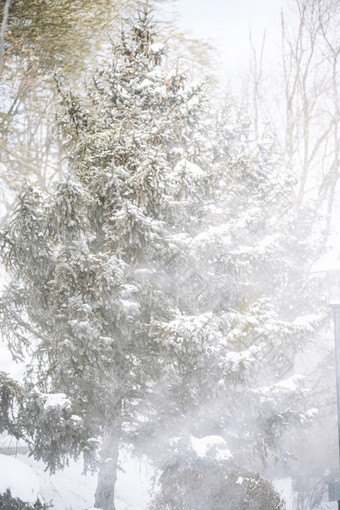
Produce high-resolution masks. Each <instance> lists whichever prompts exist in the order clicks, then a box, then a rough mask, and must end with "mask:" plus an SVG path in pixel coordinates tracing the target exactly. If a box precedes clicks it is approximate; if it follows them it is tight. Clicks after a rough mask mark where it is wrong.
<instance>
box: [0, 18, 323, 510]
mask: <svg viewBox="0 0 340 510" xmlns="http://www.w3.org/2000/svg"><path fill="white" fill-rule="evenodd" d="M153 30H154V29H153V26H152V23H151V19H150V16H149V14H148V13H141V14H140V16H139V19H138V20H137V22H136V23H135V24H134V25H133V26H132V27H131V30H130V31H129V32H128V33H123V35H122V39H121V41H120V43H119V44H117V45H115V46H114V47H113V59H112V62H111V63H110V64H109V65H107V66H106V67H103V68H102V69H101V70H98V72H97V73H96V74H95V75H94V76H92V77H90V78H89V79H88V81H87V83H86V86H85V91H84V93H83V94H81V95H75V94H74V93H73V92H72V91H71V90H65V89H64V88H63V86H62V83H61V81H60V79H59V78H57V85H58V90H59V93H60V97H61V110H60V115H59V119H58V125H59V127H60V129H61V131H62V135H63V140H64V145H65V150H66V152H67V155H68V158H69V161H70V164H69V173H68V175H67V177H66V178H65V180H63V181H62V182H60V183H59V184H58V185H57V186H56V189H55V191H54V192H53V193H50V194H47V193H45V192H43V191H41V190H40V189H38V188H29V189H26V190H24V191H23V193H22V194H21V195H20V197H19V198H18V202H17V205H16V208H15V210H14V213H13V214H12V217H11V219H10V221H9V223H8V225H7V227H6V228H5V230H4V231H3V232H2V236H1V244H2V253H3V260H4V262H5V264H6V266H7V268H8V269H9V270H10V271H11V273H12V275H13V278H12V281H11V283H10V284H9V286H8V287H7V289H6V291H5V292H4V294H3V296H2V298H1V308H0V310H1V316H2V320H3V328H4V334H5V335H6V336H7V338H8V340H9V342H10V345H11V348H12V351H13V353H14V354H15V355H17V356H23V354H24V351H26V349H27V350H28V352H29V353H30V356H31V358H30V360H31V361H30V363H29V366H28V370H27V377H26V385H25V399H23V400H22V401H21V405H20V406H19V407H20V411H19V413H18V416H17V422H16V424H15V427H16V430H17V431H18V433H19V431H25V437H26V438H28V440H29V441H30V445H31V449H32V452H33V454H34V456H35V457H36V458H41V459H43V460H44V461H45V462H46V464H47V466H48V467H49V468H50V469H51V471H54V470H56V469H60V468H62V467H63V466H64V465H66V464H67V462H68V459H69V457H74V458H77V457H78V456H79V455H80V454H83V456H84V460H85V467H91V468H93V469H96V468H97V467H98V466H100V469H101V471H100V474H101V477H102V480H103V482H102V483H104V484H105V483H107V473H108V472H110V473H111V475H110V476H111V481H110V483H111V484H113V485H114V482H115V475H112V473H115V471H116V467H117V452H118V445H119V442H120V441H121V440H124V441H133V442H134V443H136V444H139V445H141V444H142V443H143V444H144V445H145V444H146V443H147V441H146V440H148V445H149V447H148V448H149V449H148V451H149V453H150V452H151V451H152V450H154V449H153V448H151V447H150V445H151V444H152V441H153V440H154V439H155V438H157V437H159V436H161V437H162V438H163V440H164V441H165V442H166V441H167V439H168V438H170V437H171V436H173V434H174V432H175V433H176V432H177V431H178V432H181V431H183V430H187V431H188V430H189V431H191V433H193V434H194V435H196V436H197V437H200V436H201V435H206V432H207V431H208V432H209V433H212V434H214V433H218V434H219V435H223V436H224V437H225V438H227V441H228V445H230V447H231V449H232V453H233V454H234V455H235V456H236V457H237V462H238V464H239V465H243V466H245V467H249V465H250V464H253V465H254V464H255V465H257V464H259V462H260V460H261V459H262V458H263V459H264V458H265V457H266V454H267V448H268V447H270V448H271V449H273V450H275V451H277V452H279V454H280V455H281V456H282V458H285V453H284V452H282V451H280V438H281V436H282V434H283V433H284V431H285V430H286V429H287V428H289V427H290V425H291V424H292V423H297V422H304V423H305V422H308V420H310V414H308V410H309V408H310V405H309V402H308V394H307V392H306V390H304V389H303V388H302V386H303V380H299V379H297V380H296V384H295V385H294V387H293V386H292V387H291V388H290V389H289V390H287V388H286V387H284V386H282V385H281V386H280V384H278V383H279V381H281V380H282V379H284V378H286V377H288V375H290V372H289V371H290V370H292V367H293V363H294V357H295V355H296V353H297V352H298V351H299V350H301V349H302V348H303V346H304V344H305V343H306V342H308V341H309V340H310V339H312V338H313V336H314V334H315V332H316V331H317V330H318V328H320V325H322V321H323V316H319V315H318V309H319V306H320V305H319V303H316V300H315V298H313V300H310V299H308V298H309V296H311V295H312V294H313V293H314V292H315V288H314V287H313V285H314V283H313V281H312V280H309V279H308V276H307V274H308V267H309V262H310V261H311V260H312V259H313V257H314V256H315V253H316V248H315V246H314V237H313V236H311V235H310V231H311V229H312V225H313V221H314V216H313V213H312V211H308V210H303V211H294V210H293V209H292V206H291V203H290V198H289V196H290V192H291V187H292V181H291V178H290V176H286V175H284V174H283V173H282V169H281V168H280V167H279V165H278V164H277V162H276V161H274V160H273V158H272V157H271V154H270V151H269V150H267V149H265V148H264V147H258V146H256V145H254V144H252V143H251V142H249V139H248V135H247V129H246V127H245V126H244V125H242V123H239V124H235V123H234V122H233V121H230V118H229V116H230V115H231V114H230V112H231V111H232V109H231V108H226V109H225V110H223V111H221V112H220V114H219V118H218V120H217V121H216V122H215V121H214V120H212V119H210V120H209V122H207V121H203V118H204V116H205V117H206V116H207V112H206V109H205V100H204V99H203V97H202V91H201V89H200V88H199V87H196V88H194V89H192V88H190V87H188V86H187V84H186V82H185V79H184V77H183V76H181V75H180V74H178V72H177V71H176V69H174V70H172V72H170V73H169V72H168V71H165V70H163V69H162V67H161V65H160V64H161V56H162V53H163V51H165V49H164V47H163V46H157V45H156V44H157V43H155V42H154V32H153ZM313 314H314V315H313ZM300 315H304V316H307V315H308V316H310V317H311V318H310V320H305V321H300V322H299V321H297V320H296V319H297V317H298V316H300ZM51 394H52V395H53V394H63V395H64V396H65V398H64V400H62V401H60V399H59V400H56V401H55V402H54V403H53V401H52V400H51V399H50V397H49V395H51ZM46 402H49V404H48V405H47V404H46ZM7 421H8V420H7V419H6V418H5V419H4V423H5V426H7ZM0 425H1V423H0ZM101 442H102V445H103V448H102V453H101V461H102V463H99V458H98V449H99V447H100V444H101ZM156 450H157V448H156ZM105 460H107V462H106V463H105V462H104V461H105ZM100 483H101V482H100ZM101 493H103V490H102V487H101V486H100V485H99V489H98V493H97V495H99V496H98V498H99V497H100V495H101ZM112 493H113V489H112ZM112 497H113V496H112V494H111V495H110V498H112ZM112 504H113V503H112V502H111V503H110V502H108V501H104V502H103V501H102V500H100V499H99V500H98V501H97V506H99V507H100V506H103V508H105V510H106V509H108V508H113V506H112ZM110 505H111V506H110Z"/></svg>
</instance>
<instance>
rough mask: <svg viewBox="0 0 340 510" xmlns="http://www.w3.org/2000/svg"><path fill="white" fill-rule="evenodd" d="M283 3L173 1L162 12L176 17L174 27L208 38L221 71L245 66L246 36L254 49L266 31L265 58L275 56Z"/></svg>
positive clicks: (262, 0)
mask: <svg viewBox="0 0 340 510" xmlns="http://www.w3.org/2000/svg"><path fill="white" fill-rule="evenodd" d="M284 3H285V0H174V1H173V2H169V3H166V4H164V7H163V9H164V10H165V11H166V12H167V13H169V15H170V16H171V15H172V14H174V13H175V14H177V15H178V16H177V24H178V26H179V27H180V28H181V29H183V30H185V31H188V32H190V33H192V35H193V36H195V37H198V38H203V39H209V40H210V41H211V42H213V43H214V44H215V45H216V47H217V48H218V49H219V51H220V54H221V58H222V60H223V62H224V66H225V71H224V72H227V71H228V70H229V69H231V68H237V67H238V66H239V65H247V62H248V59H249V51H250V50H249V49H250V45H249V34H250V33H252V39H253V41H254V42H255V43H256V46H257V47H260V46H261V41H262V37H263V33H264V31H265V30H266V46H265V48H266V52H265V58H267V59H270V58H273V55H275V53H276V50H275V48H277V46H278V44H279V42H280V11H281V6H282V5H283V4H284Z"/></svg>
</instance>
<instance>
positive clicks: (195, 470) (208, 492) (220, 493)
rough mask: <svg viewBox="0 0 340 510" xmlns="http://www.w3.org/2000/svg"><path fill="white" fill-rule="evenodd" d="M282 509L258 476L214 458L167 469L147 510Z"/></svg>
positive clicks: (281, 505) (262, 479) (266, 482)
mask: <svg viewBox="0 0 340 510" xmlns="http://www.w3.org/2000/svg"><path fill="white" fill-rule="evenodd" d="M248 508H251V509H252V510H284V509H285V504H284V502H283V501H282V500H281V498H280V496H279V495H278V493H277V492H276V491H275V490H274V489H273V487H272V485H271V484H270V483H269V482H268V481H267V480H265V479H264V478H262V477H261V476H260V475H259V474H258V473H253V472H251V471H246V470H243V469H238V468H230V467H229V468H227V467H226V465H225V464H224V465H223V464H222V463H219V462H216V460H213V459H197V460H195V461H194V462H193V463H190V464H189V465H188V464H182V465H181V464H178V463H177V464H173V465H170V466H168V468H167V469H166V470H165V471H164V473H163V474H162V476H161V479H160V490H159V492H158V493H157V494H156V495H155V497H154V499H153V501H152V503H151V505H150V507H149V510H212V509H213V510H247V509H248Z"/></svg>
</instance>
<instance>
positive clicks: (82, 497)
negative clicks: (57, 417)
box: [0, 450, 153, 510]
mask: <svg viewBox="0 0 340 510" xmlns="http://www.w3.org/2000/svg"><path fill="white" fill-rule="evenodd" d="M120 463H121V468H122V469H121V470H119V472H118V480H117V492H116V508H117V510H144V509H145V508H146V507H147V505H148V503H149V500H150V495H149V494H150V491H151V488H152V483H151V477H152V474H153V471H152V468H151V466H150V465H148V463H147V462H145V461H140V460H136V459H135V458H133V457H132V456H131V455H130V454H129V452H128V451H126V450H124V451H122V452H121V454H120ZM96 484H97V477H96V475H90V474H88V475H86V476H83V475H82V463H81V462H71V463H70V466H69V467H68V468H66V469H65V470H64V471H59V472H57V473H56V474H55V475H50V474H49V473H47V472H46V471H45V470H44V464H43V463H42V462H38V461H35V460H34V459H32V458H31V457H28V456H27V455H18V456H17V457H16V458H13V457H9V456H7V455H0V492H5V490H6V489H7V488H10V489H11V492H12V495H13V496H14V497H19V498H20V499H22V500H24V501H28V502H34V501H35V500H36V499H37V496H38V493H39V494H40V496H42V498H43V500H44V501H45V502H50V501H51V502H53V505H54V506H53V509H54V510H88V509H90V508H92V507H93V504H94V493H95V489H96Z"/></svg>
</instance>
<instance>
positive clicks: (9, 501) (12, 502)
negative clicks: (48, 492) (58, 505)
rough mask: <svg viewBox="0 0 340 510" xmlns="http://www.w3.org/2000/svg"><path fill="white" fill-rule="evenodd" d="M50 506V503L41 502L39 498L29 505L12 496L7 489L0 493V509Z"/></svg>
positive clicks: (32, 509)
mask: <svg viewBox="0 0 340 510" xmlns="http://www.w3.org/2000/svg"><path fill="white" fill-rule="evenodd" d="M51 507H52V505H51V504H45V503H41V502H40V501H39V500H37V501H36V502H35V503H33V504H32V505H31V504H30V503H25V502H24V501H22V500H21V499H19V498H13V497H12V494H11V491H10V490H9V489H7V491H6V492H5V493H4V494H0V508H1V510H47V509H48V508H51Z"/></svg>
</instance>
